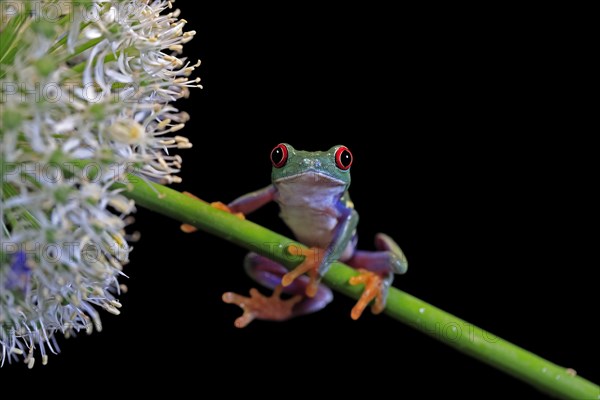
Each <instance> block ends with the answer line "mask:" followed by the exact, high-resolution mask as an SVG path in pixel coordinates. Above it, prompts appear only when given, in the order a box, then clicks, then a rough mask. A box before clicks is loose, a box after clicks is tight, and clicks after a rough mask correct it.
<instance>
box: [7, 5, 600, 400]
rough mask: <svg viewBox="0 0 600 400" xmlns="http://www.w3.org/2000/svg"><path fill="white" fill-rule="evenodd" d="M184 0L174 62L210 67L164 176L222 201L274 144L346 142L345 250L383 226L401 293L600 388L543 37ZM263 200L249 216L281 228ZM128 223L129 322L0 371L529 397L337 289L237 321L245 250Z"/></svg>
mask: <svg viewBox="0 0 600 400" xmlns="http://www.w3.org/2000/svg"><path fill="white" fill-rule="evenodd" d="M176 6H178V7H180V8H182V10H183V12H182V18H185V19H187V20H188V21H189V25H188V27H189V29H195V30H196V31H197V35H196V38H195V39H194V40H193V41H192V42H191V43H189V44H188V45H187V46H186V54H187V55H188V56H189V57H190V59H191V60H192V61H194V62H195V60H196V59H197V58H201V59H202V62H203V63H202V67H201V68H200V69H199V76H201V77H202V82H203V84H204V89H203V90H202V91H200V90H193V91H192V94H191V97H190V99H188V100H184V101H180V102H178V103H177V104H178V105H179V106H180V107H181V109H184V110H186V111H187V112H189V113H190V115H191V116H192V119H191V121H190V122H189V123H188V124H187V125H186V129H185V130H184V131H183V132H182V134H183V135H185V136H187V137H188V138H189V139H190V140H191V141H192V142H193V143H194V147H193V149H191V150H185V151H181V152H180V154H181V155H182V156H183V158H184V167H183V172H182V174H181V176H182V177H183V183H182V184H179V185H175V186H174V188H176V189H177V190H187V191H190V192H193V193H195V194H196V195H198V196H199V197H201V198H203V199H206V200H208V201H214V200H221V201H224V202H228V201H231V200H233V199H234V198H235V197H237V196H239V195H241V194H244V193H247V192H249V191H252V190H256V189H258V188H261V187H263V186H265V185H267V184H268V183H269V177H270V169H271V167H270V162H269V159H268V155H269V152H270V150H271V149H272V147H273V146H274V145H276V144H277V143H279V142H288V143H290V144H292V145H293V146H294V147H295V148H297V149H304V150H324V149H328V148H329V147H331V146H332V145H335V144H345V145H347V146H348V147H349V148H350V149H351V150H352V151H353V154H354V157H355V161H354V165H353V167H352V186H351V194H352V198H353V200H354V202H355V205H356V208H357V210H358V212H359V214H360V217H361V222H360V224H359V238H360V240H359V246H360V247H362V248H366V249H372V238H373V235H374V234H375V233H376V232H379V231H381V232H386V233H388V234H389V235H391V236H392V237H394V238H395V239H396V241H397V242H398V243H399V244H400V245H401V247H402V248H403V249H404V251H405V253H406V255H407V256H408V259H409V262H410V268H409V272H408V274H407V275H405V276H403V277H399V278H397V280H396V283H395V285H396V286H397V287H399V288H401V289H403V290H405V291H407V292H408V293H410V294H413V295H415V296H417V297H419V298H421V299H423V300H425V301H427V302H430V303H432V304H434V305H436V306H438V307H440V308H442V309H444V310H446V311H449V312H451V313H453V314H455V315H457V316H459V317H461V318H463V319H465V320H467V321H469V322H470V323H473V324H475V325H477V326H481V327H483V328H485V329H487V330H488V331H490V332H492V333H494V334H496V335H499V336H501V337H503V338H504V339H506V340H509V341H511V342H513V343H515V344H517V345H520V346H522V347H524V348H526V349H528V350H531V351H533V352H535V353H537V354H539V355H540V356H542V357H545V358H547V359H549V360H550V361H553V362H555V363H557V364H559V365H562V366H565V367H572V368H574V369H576V370H577V371H578V372H579V373H580V374H581V375H582V376H584V377H587V378H588V379H592V380H595V381H596V382H598V381H599V379H598V378H599V377H600V368H599V366H598V362H597V359H598V346H597V342H596V335H595V331H594V328H592V327H591V324H592V323H593V322H597V306H596V304H594V301H595V300H596V299H597V293H595V292H594V290H595V291H597V288H598V286H597V281H596V280H595V279H594V278H593V276H594V275H593V272H594V271H593V270H594V269H595V268H597V262H594V263H592V261H591V260H592V258H591V257H590V254H591V249H592V243H591V239H589V236H588V235H586V234H585V233H584V231H585V229H586V228H589V225H590V222H588V221H589V214H588V211H586V209H585V207H584V205H583V204H584V203H585V202H586V199H587V197H588V192H589V187H590V183H589V182H585V181H583V182H582V181H581V180H580V179H579V176H580V175H581V172H582V170H583V169H584V166H583V164H582V162H583V160H581V159H580V157H579V156H578V151H579V148H580V146H582V144H581V143H580V142H579V141H578V139H576V138H575V137H574V136H572V135H571V132H568V131H566V130H562V129H561V126H560V121H558V120H557V119H556V115H553V114H552V113H551V112H548V110H547V109H546V105H547V104H548V98H549V97H551V96H552V90H553V89H552V88H553V86H552V84H551V83H550V82H552V79H554V78H556V76H555V75H554V74H552V73H548V72H547V71H546V69H545V68H546V67H545V64H544V63H543V62H542V63H540V62H539V60H538V55H537V52H538V51H539V48H540V47H543V46H545V45H547V42H546V40H545V39H544V38H543V37H540V36H538V34H537V33H536V32H535V31H533V32H529V31H528V30H527V29H522V26H521V25H520V23H519V22H518V21H514V20H513V21H512V22H510V23H508V22H506V21H495V22H494V21H491V19H490V18H488V17H486V16H485V15H482V16H480V17H479V18H477V19H473V18H470V17H467V16H462V15H463V14H462V12H461V10H440V9H437V10H433V9H420V10H416V9H408V8H405V9H398V10H392V9H378V8H376V7H374V6H369V7H366V6H360V7H350V6H348V5H345V6H344V7H343V8H342V7H340V8H338V9H333V10H324V9H322V8H321V6H314V7H308V6H305V7H299V8H298V9H292V10H283V9H281V10H279V9H276V8H275V9H274V8H268V9H266V8H265V9H256V8H253V9H240V8H237V6H235V7H234V6H233V5H232V6H231V8H230V9H227V10H213V9H210V10H209V9H208V8H202V7H200V11H193V10H191V7H192V6H191V4H190V3H189V2H188V3H183V2H178V3H177V4H176ZM548 40H549V39H548ZM554 87H555V86H554ZM581 158H583V157H581ZM277 212H278V210H277V207H276V206H275V205H274V204H271V205H268V206H267V207H265V208H264V209H262V210H260V211H258V212H256V213H255V214H253V215H251V216H250V219H251V220H253V221H256V222H259V223H261V224H264V225H265V226H267V227H270V228H272V229H274V230H276V231H279V232H282V233H285V234H289V231H288V230H287V228H286V227H285V226H284V225H283V223H282V222H281V221H280V220H279V219H278V218H277ZM136 220H137V222H136V224H135V226H134V227H133V229H135V230H139V231H141V233H142V238H141V240H140V241H139V242H138V243H135V244H134V247H135V250H134V251H133V253H132V254H131V263H130V264H129V265H128V266H127V267H126V271H125V272H126V273H127V274H128V275H129V279H126V280H125V283H126V284H127V285H128V286H129V289H130V290H129V293H127V294H126V295H124V296H123V299H122V301H123V304H124V307H123V309H122V315H121V316H118V317H114V316H112V315H108V314H107V313H104V315H103V322H104V325H105V329H104V331H103V332H101V333H99V334H98V333H95V334H94V335H92V336H89V337H87V336H85V335H83V337H79V338H77V339H70V340H61V341H60V343H61V345H62V353H61V354H60V355H59V356H51V357H50V363H49V365H48V366H46V367H41V366H36V368H35V369H34V370H33V371H28V372H26V371H25V367H24V366H21V365H17V366H15V365H13V366H9V367H8V368H6V367H5V368H4V369H3V370H2V371H0V374H2V375H5V376H7V377H8V376H13V375H21V374H24V373H26V374H29V375H30V376H31V377H35V378H36V379H42V380H43V379H46V378H48V377H50V378H52V379H54V378H56V377H68V376H69V374H70V373H73V372H83V373H85V374H89V375H88V377H87V378H86V379H91V380H98V381H104V380H106V381H107V382H108V381H110V380H111V379H117V380H120V381H124V382H125V384H126V385H127V386H132V387H141V386H144V387H159V386H160V387H168V388H169V389H170V390H172V394H176V393H184V392H188V391H190V390H192V391H194V392H197V393H202V392H205V391H209V389H210V390H217V391H219V392H220V393H223V395H233V394H241V393H243V392H246V393H264V394H269V393H270V394H275V395H285V394H286V393H298V394H303V395H306V396H315V395H316V393H317V390H318V389H317V384H318V385H321V384H323V385H324V386H325V387H326V388H327V391H332V392H334V393H337V394H338V395H344V394H358V393H359V392H363V391H365V392H367V393H370V394H369V395H370V396H381V395H383V394H384V393H392V395H393V396H395V395H397V396H402V397H406V396H409V395H410V397H411V398H412V397H416V396H417V397H422V396H460V397H463V398H481V397H490V396H498V397H506V396H509V395H511V394H517V395H523V396H524V397H525V398H538V397H540V398H542V397H543V396H542V395H541V394H539V393H538V392H537V391H535V390H534V389H532V388H530V387H528V386H527V385H525V384H523V383H520V382H519V381H517V380H515V379H513V378H511V377H509V376H507V375H505V374H503V373H501V372H499V371H496V370H495V369H492V368H491V367H488V366H486V365H484V364H482V363H481V362H478V361H476V360H474V359H472V358H470V357H468V356H465V355H463V354H461V353H458V352H456V351H455V350H453V349H450V348H448V347H447V346H445V345H442V344H440V343H438V342H437V341H435V340H434V339H431V338H429V337H427V336H425V335H423V334H422V333H419V332H417V331H415V330H413V329H412V328H410V327H407V326H404V325H402V324H401V323H399V322H397V321H394V320H391V319H389V318H388V317H385V316H378V317H374V316H372V315H371V314H370V313H368V312H366V313H365V315H364V316H363V317H362V318H361V320H359V321H352V320H351V319H350V317H349V313H350V309H351V308H352V306H353V303H354V302H353V301H352V300H350V299H348V298H345V297H344V296H342V295H336V297H335V300H334V302H333V303H332V304H330V305H329V306H328V307H327V308H326V309H325V310H323V311H321V312H319V313H317V314H313V315H310V316H304V317H301V318H297V319H295V320H291V321H288V322H285V323H270V322H262V321H257V322H253V323H252V324H251V325H250V326H249V327H248V328H246V329H242V330H239V329H236V328H234V327H233V321H234V319H235V318H236V317H237V316H239V315H240V310H239V309H238V308H236V307H234V306H232V305H226V304H224V303H222V302H221V300H220V298H221V294H222V293H223V292H225V291H230V290H233V291H237V292H242V293H246V292H247V290H248V289H249V288H250V287H253V286H255V284H254V283H253V282H252V281H251V280H250V279H249V278H247V277H246V276H245V274H244V272H243V269H242V259H243V256H244V254H245V251H244V250H243V249H241V248H238V247H236V246H235V245H232V244H230V243H227V242H225V241H223V240H221V239H217V238H215V237H212V236H210V235H208V234H205V233H202V232H197V233H195V234H191V235H186V234H184V233H182V232H180V231H179V228H178V226H179V224H178V223H177V222H175V221H172V220H169V219H167V218H164V217H162V216H160V215H156V214H153V213H151V212H148V211H146V210H143V209H140V210H139V211H138V213H137V216H136ZM582 225H583V227H584V228H583V229H582V227H581V226H582ZM38 361H39V360H38ZM190 365H191V366H190ZM200 371H202V372H200ZM138 374H139V375H140V376H142V377H143V378H142V379H141V380H140V378H138V377H136V375H138ZM190 376H191V377H190ZM220 378H223V379H224V382H228V383H225V384H223V383H217V379H220ZM482 388H483V389H482ZM107 393H109V391H107Z"/></svg>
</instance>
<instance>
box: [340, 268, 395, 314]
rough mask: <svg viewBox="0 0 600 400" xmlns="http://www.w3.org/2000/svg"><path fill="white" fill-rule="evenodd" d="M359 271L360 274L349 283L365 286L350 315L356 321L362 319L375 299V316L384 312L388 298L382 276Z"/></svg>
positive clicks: (372, 307)
mask: <svg viewBox="0 0 600 400" xmlns="http://www.w3.org/2000/svg"><path fill="white" fill-rule="evenodd" d="M358 271H359V272H360V274H359V275H357V276H353V277H352V278H350V281H349V283H350V284H351V285H352V286H355V285H360V284H364V285H365V289H364V290H363V292H362V295H361V296H360V299H358V302H357V303H356V305H355V306H354V308H352V312H351V313H350V316H351V317H352V319H354V320H357V319H359V318H360V316H361V315H362V313H363V311H364V310H365V308H367V306H368V305H369V303H370V302H371V301H372V300H373V299H375V302H374V303H373V305H372V306H371V312H373V314H379V313H380V312H382V311H383V310H384V309H385V300H386V297H387V287H386V285H385V284H384V280H383V278H382V277H381V276H380V275H378V274H376V273H374V272H371V271H368V270H366V269H359V270H358Z"/></svg>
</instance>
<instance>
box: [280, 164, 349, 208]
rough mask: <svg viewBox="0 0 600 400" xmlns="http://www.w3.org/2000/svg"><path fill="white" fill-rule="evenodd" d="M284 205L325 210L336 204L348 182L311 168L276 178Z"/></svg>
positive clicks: (281, 202)
mask: <svg viewBox="0 0 600 400" xmlns="http://www.w3.org/2000/svg"><path fill="white" fill-rule="evenodd" d="M274 184H275V186H276V187H277V191H278V193H279V199H278V200H279V202H280V204H281V205H282V207H284V208H285V207H286V206H288V207H290V206H291V207H294V206H295V207H303V208H309V209H313V210H315V211H324V210H325V209H329V208H330V207H332V205H333V204H335V203H336V202H337V201H338V200H339V199H340V197H341V196H342V195H343V194H344V192H345V191H346V188H347V184H346V182H344V181H342V180H340V179H336V178H335V177H332V176H330V175H327V174H323V173H321V172H319V171H314V170H309V171H303V172H302V173H299V174H295V175H289V176H286V177H283V178H279V179H276V180H275V182H274Z"/></svg>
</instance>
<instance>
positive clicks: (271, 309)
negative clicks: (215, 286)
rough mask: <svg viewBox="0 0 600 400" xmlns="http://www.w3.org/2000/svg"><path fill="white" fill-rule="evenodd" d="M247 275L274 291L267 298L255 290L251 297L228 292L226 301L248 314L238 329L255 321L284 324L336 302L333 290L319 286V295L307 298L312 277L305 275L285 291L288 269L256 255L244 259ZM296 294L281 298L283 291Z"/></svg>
mask: <svg viewBox="0 0 600 400" xmlns="http://www.w3.org/2000/svg"><path fill="white" fill-rule="evenodd" d="M244 268H245V269H246V273H247V274H248V275H249V276H250V277H251V278H252V279H254V280H255V281H257V282H259V283H260V284H261V285H263V286H266V287H268V288H271V289H273V290H274V291H273V294H272V295H271V296H268V297H267V296H264V295H262V294H261V293H260V292H259V291H258V290H256V289H251V290H250V297H245V296H241V295H239V294H236V293H232V292H227V293H225V294H223V301H224V302H226V303H230V304H236V305H238V306H240V307H241V308H242V309H243V310H244V314H243V315H242V316H241V317H239V318H237V319H236V320H235V326H236V327H238V328H243V327H245V326H246V325H248V324H249V323H250V322H252V321H253V320H254V319H262V320H270V321H283V320H286V319H289V318H293V317H297V316H299V315H303V314H308V313H312V312H315V311H318V310H320V309H322V308H323V307H325V306H326V305H327V304H328V303H329V302H331V300H332V299H333V294H332V292H331V290H330V289H329V288H328V287H326V286H324V285H319V286H318V288H317V291H316V293H315V296H314V297H312V298H310V297H307V296H305V294H304V293H305V291H306V287H307V286H308V285H309V279H308V277H305V276H301V277H300V278H298V279H297V280H296V281H295V282H294V283H293V284H291V285H289V286H287V287H286V288H285V289H282V287H281V284H280V283H281V277H282V276H283V275H284V274H285V273H286V272H287V270H286V269H285V267H283V266H282V265H281V264H278V263H276V262H275V261H273V260H270V259H268V258H266V257H263V256H260V255H258V254H256V253H250V254H248V255H247V256H246V259H245V260H244ZM282 291H283V292H285V293H287V294H290V295H292V297H291V298H289V299H287V300H284V299H281V298H280V294H281V292H282Z"/></svg>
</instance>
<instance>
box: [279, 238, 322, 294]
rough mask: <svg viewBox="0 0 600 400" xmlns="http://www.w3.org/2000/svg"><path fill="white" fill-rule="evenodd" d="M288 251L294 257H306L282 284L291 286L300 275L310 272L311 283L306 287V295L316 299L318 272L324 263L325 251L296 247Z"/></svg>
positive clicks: (289, 248)
mask: <svg viewBox="0 0 600 400" xmlns="http://www.w3.org/2000/svg"><path fill="white" fill-rule="evenodd" d="M287 251H288V253H290V254H291V255H293V256H304V260H303V261H302V262H301V263H300V264H299V265H298V266H297V267H296V268H294V269H293V270H292V271H290V272H288V273H287V274H285V275H284V276H283V278H281V284H282V285H283V286H289V285H291V284H292V282H294V281H295V280H296V278H298V277H299V276H300V275H302V274H304V273H306V272H308V277H309V282H308V285H307V286H306V295H307V296H308V297H315V295H316V294H317V289H318V288H319V274H318V270H319V266H320V265H321V262H322V261H323V255H324V254H325V251H324V250H323V249H320V248H318V247H313V248H310V249H304V248H301V247H299V246H296V245H290V246H288V248H287Z"/></svg>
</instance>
